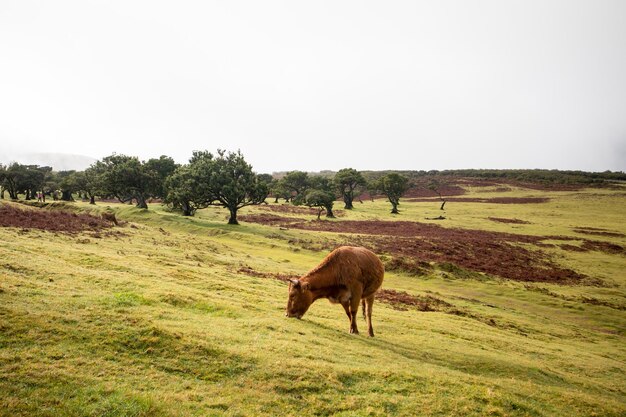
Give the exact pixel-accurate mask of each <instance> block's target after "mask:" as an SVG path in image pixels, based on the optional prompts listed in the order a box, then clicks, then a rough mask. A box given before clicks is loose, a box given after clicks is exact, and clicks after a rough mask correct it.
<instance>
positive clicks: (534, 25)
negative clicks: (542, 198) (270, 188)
mask: <svg viewBox="0 0 626 417" xmlns="http://www.w3.org/2000/svg"><path fill="white" fill-rule="evenodd" d="M217 148H223V149H228V150H237V149H241V151H242V152H243V153H244V155H245V157H246V159H247V160H248V161H249V162H250V163H251V164H252V165H253V167H254V168H255V170H256V171H258V172H272V171H282V170H292V169H300V170H309V171H319V170H323V169H333V170H336V169H340V168H343V167H348V166H349V167H354V168H357V169H363V170H365V169H369V170H380V169H416V170H417V169H453V168H556V169H581V170H588V171H603V170H607V169H610V170H622V171H626V1H624V0H615V1H606V0H585V1H573V0H562V1H549V0H540V1H528V0H525V1H503V0H494V1H468V0H458V1H441V0H438V1H415V0H413V1H376V2H373V1H339V0H335V1H329V2H324V1H307V2H304V1H293V0H288V1H280V2H279V1H170V2H158V1H141V2H140V1H134V2H133V1H85V0H80V1H41V2H33V1H26V0H16V1H12V0H2V1H0V160H2V159H5V160H6V159H7V158H11V157H13V155H16V154H19V153H22V152H57V153H72V154H80V155H87V156H91V157H94V158H101V157H103V156H106V155H109V154H111V153H112V152H117V153H124V154H129V155H137V156H139V157H140V158H142V159H147V158H151V157H158V156H159V155H162V154H165V155H170V156H172V157H174V159H176V160H177V161H179V162H185V161H187V160H188V158H189V156H190V155H191V152H192V150H196V149H208V150H212V151H214V150H215V149H217Z"/></svg>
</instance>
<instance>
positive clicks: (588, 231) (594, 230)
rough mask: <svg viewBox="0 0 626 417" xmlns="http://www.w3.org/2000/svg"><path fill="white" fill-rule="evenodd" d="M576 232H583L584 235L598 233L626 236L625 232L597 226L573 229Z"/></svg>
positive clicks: (598, 234)
mask: <svg viewBox="0 0 626 417" xmlns="http://www.w3.org/2000/svg"><path fill="white" fill-rule="evenodd" d="M572 230H573V231H575V232H576V233H582V234H584V235H596V236H609V237H626V235H624V234H623V233H617V232H610V231H608V230H605V229H598V228H595V227H590V228H587V227H585V228H580V229H572Z"/></svg>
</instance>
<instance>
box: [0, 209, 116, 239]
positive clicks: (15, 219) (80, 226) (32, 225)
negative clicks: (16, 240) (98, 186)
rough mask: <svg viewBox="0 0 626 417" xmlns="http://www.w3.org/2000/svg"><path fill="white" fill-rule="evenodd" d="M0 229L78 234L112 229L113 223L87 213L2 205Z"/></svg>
mask: <svg viewBox="0 0 626 417" xmlns="http://www.w3.org/2000/svg"><path fill="white" fill-rule="evenodd" d="M0 227H18V228H22V229H39V230H46V231H50V232H64V233H78V232H83V231H94V232H95V231H99V230H102V229H105V228H110V227H111V223H110V222H108V221H106V220H103V219H101V218H99V217H94V216H91V215H89V214H85V213H80V214H77V213H72V212H70V211H66V210H48V209H42V208H38V209H26V210H23V209H20V208H17V207H15V206H14V205H9V204H1V205H0Z"/></svg>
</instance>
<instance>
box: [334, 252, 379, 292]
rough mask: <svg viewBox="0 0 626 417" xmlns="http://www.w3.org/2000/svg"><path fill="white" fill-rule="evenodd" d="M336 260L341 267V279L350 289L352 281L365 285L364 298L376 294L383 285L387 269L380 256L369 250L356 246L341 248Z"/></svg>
mask: <svg viewBox="0 0 626 417" xmlns="http://www.w3.org/2000/svg"><path fill="white" fill-rule="evenodd" d="M336 251H338V252H339V253H338V254H337V257H336V258H335V259H334V260H335V262H337V263H338V264H339V265H340V268H339V279H340V280H341V281H343V284H344V285H346V286H348V287H350V286H351V285H350V284H351V281H353V280H354V281H357V282H360V283H361V284H362V285H363V297H364V298H365V297H369V296H370V295H372V294H374V293H375V292H376V291H377V290H378V289H379V288H380V286H381V285H382V283H383V277H384V275H385V267H384V266H383V263H382V262H381V261H380V259H379V258H378V256H376V254H374V253H373V252H372V251H370V250H369V249H366V248H363V247H355V246H341V247H339V248H337V249H336Z"/></svg>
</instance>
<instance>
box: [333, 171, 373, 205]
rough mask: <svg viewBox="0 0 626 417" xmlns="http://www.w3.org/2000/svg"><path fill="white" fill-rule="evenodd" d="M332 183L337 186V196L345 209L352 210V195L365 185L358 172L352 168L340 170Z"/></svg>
mask: <svg viewBox="0 0 626 417" xmlns="http://www.w3.org/2000/svg"><path fill="white" fill-rule="evenodd" d="M334 182H335V184H336V186H337V190H338V191H339V194H340V195H341V197H342V198H343V202H344V203H345V207H344V208H345V209H347V210H352V209H353V208H354V206H353V205H352V201H353V200H354V193H355V191H356V190H357V189H358V188H359V187H364V186H365V185H366V181H365V178H363V175H361V173H360V172H359V171H357V170H356V169H353V168H344V169H340V170H339V172H337V174H336V175H335V178H334Z"/></svg>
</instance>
